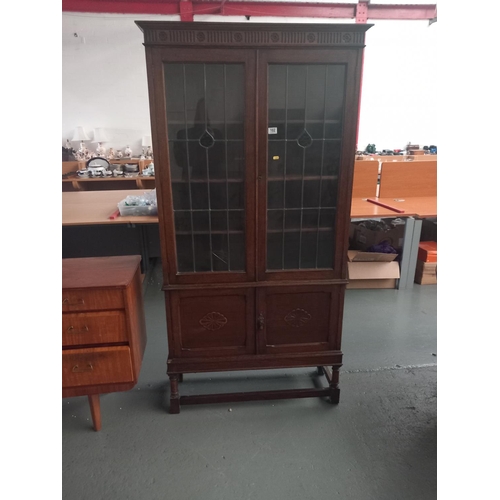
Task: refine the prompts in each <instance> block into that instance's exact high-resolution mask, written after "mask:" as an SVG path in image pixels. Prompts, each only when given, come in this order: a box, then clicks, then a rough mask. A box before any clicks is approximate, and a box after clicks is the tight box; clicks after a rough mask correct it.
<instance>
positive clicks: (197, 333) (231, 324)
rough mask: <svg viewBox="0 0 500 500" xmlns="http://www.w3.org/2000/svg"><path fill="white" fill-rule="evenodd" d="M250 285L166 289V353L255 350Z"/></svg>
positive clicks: (199, 354)
mask: <svg viewBox="0 0 500 500" xmlns="http://www.w3.org/2000/svg"><path fill="white" fill-rule="evenodd" d="M254 293H255V291H254V289H245V288H240V289H222V290H221V289H219V290H206V289H205V290H180V291H169V292H168V296H167V307H168V308H169V309H170V313H171V323H170V327H171V328H172V331H171V335H170V336H169V338H170V339H171V341H172V344H173V345H170V349H169V350H170V357H214V356H235V355H238V354H254V353H255V312H254V311H255V299H254V296H255V295H254Z"/></svg>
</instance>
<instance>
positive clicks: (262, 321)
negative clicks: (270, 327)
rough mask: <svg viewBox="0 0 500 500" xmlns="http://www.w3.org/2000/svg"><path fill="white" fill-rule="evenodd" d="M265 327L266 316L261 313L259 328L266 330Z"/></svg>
mask: <svg viewBox="0 0 500 500" xmlns="http://www.w3.org/2000/svg"><path fill="white" fill-rule="evenodd" d="M264 326H265V319H264V315H263V314H262V313H260V314H259V316H258V318H257V328H258V329H259V330H264Z"/></svg>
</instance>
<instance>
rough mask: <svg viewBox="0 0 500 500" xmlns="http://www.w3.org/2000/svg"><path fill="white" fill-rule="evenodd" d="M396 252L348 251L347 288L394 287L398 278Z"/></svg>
mask: <svg viewBox="0 0 500 500" xmlns="http://www.w3.org/2000/svg"><path fill="white" fill-rule="evenodd" d="M396 257H397V254H383V253H372V252H359V251H355V250H349V251H348V262H347V269H348V275H349V284H348V285H347V288H358V289H359V288H396V285H397V280H398V279H399V276H400V274H399V264H398V263H397V262H395V261H394V259H395V258H396Z"/></svg>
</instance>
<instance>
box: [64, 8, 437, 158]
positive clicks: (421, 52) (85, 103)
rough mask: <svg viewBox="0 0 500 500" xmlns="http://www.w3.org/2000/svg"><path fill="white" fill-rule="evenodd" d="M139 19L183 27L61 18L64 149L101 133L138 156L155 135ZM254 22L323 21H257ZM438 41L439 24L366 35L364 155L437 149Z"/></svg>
mask: <svg viewBox="0 0 500 500" xmlns="http://www.w3.org/2000/svg"><path fill="white" fill-rule="evenodd" d="M140 19H154V20H171V21H179V16H151V15H149V16H138V15H128V14H88V13H63V15H62V134H61V143H62V145H64V143H65V142H66V139H70V140H71V138H72V137H73V132H74V129H75V127H77V126H83V127H84V128H85V129H86V131H87V132H88V133H89V135H90V137H92V134H93V130H94V129H95V128H98V127H102V128H104V129H105V131H106V133H107V135H108V136H109V139H110V141H109V142H108V143H106V144H105V147H106V148H109V147H113V148H115V149H124V148H125V147H126V146H127V145H130V147H131V148H132V150H133V151H134V153H139V152H140V150H141V139H142V136H143V135H149V134H150V122H149V102H148V91H147V79H146V63H145V56H144V47H143V45H142V42H143V34H142V32H141V31H140V29H139V28H138V27H137V26H136V25H135V23H134V21H135V20H140ZM195 21H226V22H231V21H233V22H247V21H246V20H245V18H244V17H243V16H241V17H240V16H238V17H221V16H196V17H195ZM249 22H311V23H324V22H326V20H324V19H300V18H288V19H284V18H263V17H260V18H251V20H250V21H249ZM331 22H349V23H350V22H352V21H350V20H332V21H331ZM436 34H437V23H435V24H433V25H432V26H430V27H429V26H428V23H427V21H380V22H377V23H376V24H375V26H373V27H372V28H371V29H370V30H369V31H368V33H367V38H366V45H367V47H366V51H365V62H364V73H363V91H362V101H361V115H360V127H359V137H358V147H359V148H360V149H364V148H365V147H366V145H367V144H375V145H376V146H377V149H380V150H381V149H393V148H403V147H404V146H405V145H406V144H407V143H408V142H411V143H412V144H420V145H430V144H435V145H437V142H438V139H437V124H436V101H437V98H436V96H435V92H434V80H435V75H436V62H435V61H436V57H435V55H436V45H437V36H436ZM87 145H88V146H89V148H90V149H93V148H95V146H96V145H95V144H92V143H88V144H87ZM77 146H78V143H73V147H77Z"/></svg>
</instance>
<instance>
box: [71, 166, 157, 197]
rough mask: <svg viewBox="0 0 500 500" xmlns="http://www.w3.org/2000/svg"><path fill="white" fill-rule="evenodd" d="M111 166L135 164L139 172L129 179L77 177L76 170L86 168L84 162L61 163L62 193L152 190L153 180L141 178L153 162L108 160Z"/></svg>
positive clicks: (149, 177)
mask: <svg viewBox="0 0 500 500" xmlns="http://www.w3.org/2000/svg"><path fill="white" fill-rule="evenodd" d="M109 162H110V163H111V164H112V165H125V164H137V165H138V167H139V172H138V173H137V174H136V175H135V174H134V175H130V176H129V177H79V176H78V175H77V173H76V172H77V171H78V170H84V169H85V168H86V163H87V162H86V161H63V162H62V175H63V178H62V191H63V192H68V191H109V190H116V189H145V190H148V189H154V188H155V186H156V184H155V178H154V177H151V176H143V175H142V172H143V170H144V169H145V168H146V167H147V166H148V165H149V164H150V163H151V162H153V160H142V159H140V158H122V159H119V160H109Z"/></svg>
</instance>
